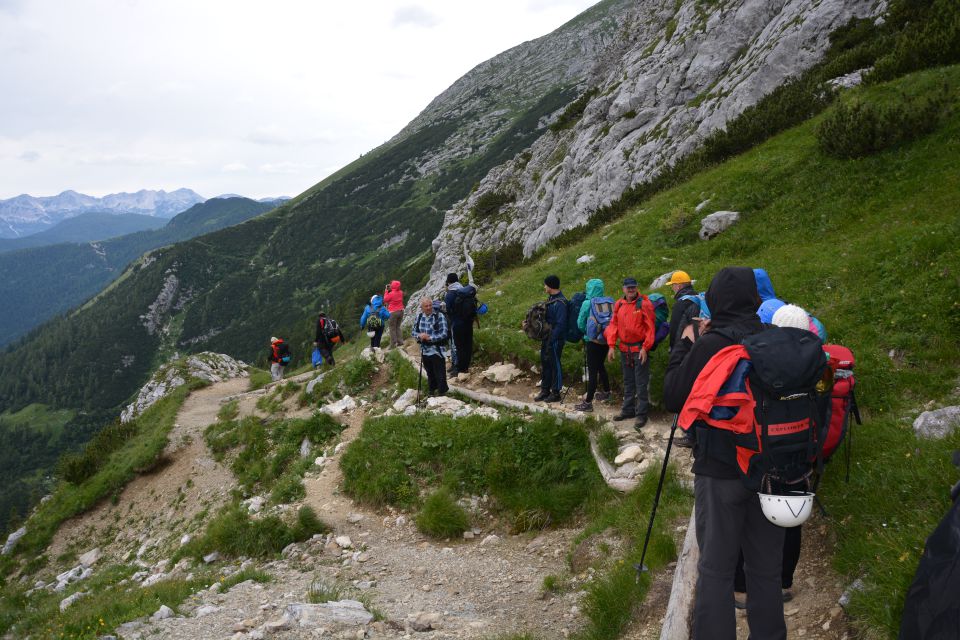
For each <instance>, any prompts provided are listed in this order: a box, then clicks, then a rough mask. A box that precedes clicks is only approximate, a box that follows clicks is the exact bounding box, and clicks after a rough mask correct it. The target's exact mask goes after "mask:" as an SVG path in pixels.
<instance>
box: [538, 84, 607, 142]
mask: <svg viewBox="0 0 960 640" xmlns="http://www.w3.org/2000/svg"><path fill="white" fill-rule="evenodd" d="M598 93H600V89H598V88H596V87H593V88H592V89H588V90H587V91H585V92H584V93H583V94H582V95H581V96H580V97H579V98H577V99H576V100H574V101H573V102H571V103H570V104H568V105H567V108H566V109H564V110H563V113H561V114H560V115H559V116H558V117H557V119H556V120H554V121H553V122H552V123H551V124H550V131H553V132H554V133H559V132H560V131H563V130H564V129H570V128H572V127H573V125H575V124H577V122H579V121H580V119H581V118H582V117H583V112H584V111H585V110H586V108H587V105H588V104H590V101H591V100H593V98H594V96H596V95H597V94H598Z"/></svg>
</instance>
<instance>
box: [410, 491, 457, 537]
mask: <svg viewBox="0 0 960 640" xmlns="http://www.w3.org/2000/svg"><path fill="white" fill-rule="evenodd" d="M416 522H417V529H419V530H420V531H421V532H422V533H425V534H427V535H428V536H431V537H433V538H455V537H457V536H459V535H460V534H462V533H463V532H464V531H466V530H467V527H469V526H470V520H469V518H468V517H467V512H466V511H464V510H463V508H462V507H461V506H460V505H459V504H457V501H456V500H454V499H453V496H451V495H450V492H449V491H446V490H445V489H439V490H437V491H434V492H433V493H431V494H430V496H429V497H428V498H427V499H426V500H424V502H423V508H422V509H420V513H419V514H417V518H416Z"/></svg>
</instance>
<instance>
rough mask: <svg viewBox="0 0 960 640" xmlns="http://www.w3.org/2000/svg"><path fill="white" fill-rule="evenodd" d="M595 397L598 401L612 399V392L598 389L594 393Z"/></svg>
mask: <svg viewBox="0 0 960 640" xmlns="http://www.w3.org/2000/svg"><path fill="white" fill-rule="evenodd" d="M593 399H594V400H596V401H597V402H604V401H605V400H609V399H610V392H609V391H597V392H596V393H595V394H594V395H593Z"/></svg>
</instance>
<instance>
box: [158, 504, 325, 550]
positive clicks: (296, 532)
mask: <svg viewBox="0 0 960 640" xmlns="http://www.w3.org/2000/svg"><path fill="white" fill-rule="evenodd" d="M329 530H330V528H329V527H327V526H326V525H324V524H323V523H322V522H321V521H320V520H319V519H318V518H317V515H316V513H315V512H314V511H313V509H311V508H310V507H301V508H300V510H299V511H298V512H297V517H296V520H295V521H294V522H292V523H287V522H285V521H284V520H282V519H281V518H280V517H279V516H275V515H268V516H264V517H262V518H258V519H253V518H251V517H250V514H249V513H248V512H247V510H246V509H245V508H244V507H243V506H242V505H239V504H233V505H230V506H227V507H225V508H224V509H223V510H222V511H220V513H218V514H217V515H216V516H215V517H214V518H213V519H212V520H211V521H210V522H209V523H208V524H207V528H206V530H205V531H204V533H203V535H202V536H200V537H198V538H195V539H194V540H192V541H190V542H189V543H187V544H186V545H184V546H183V547H181V548H180V550H179V551H178V552H177V553H176V554H175V555H174V558H175V559H178V558H182V557H193V558H197V559H199V558H202V557H203V556H204V555H206V554H208V553H211V552H212V551H219V552H220V553H221V554H223V555H225V556H230V557H235V558H238V557H241V556H247V557H252V558H265V557H269V556H273V555H276V554H277V553H279V552H280V551H282V550H283V548H284V547H286V546H287V545H288V544H291V543H294V542H302V541H304V540H306V539H308V538H310V537H311V536H313V535H314V534H317V533H325V532H327V531H329Z"/></svg>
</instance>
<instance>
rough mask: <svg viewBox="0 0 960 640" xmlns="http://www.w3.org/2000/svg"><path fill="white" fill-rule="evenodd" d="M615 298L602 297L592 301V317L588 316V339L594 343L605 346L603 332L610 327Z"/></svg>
mask: <svg viewBox="0 0 960 640" xmlns="http://www.w3.org/2000/svg"><path fill="white" fill-rule="evenodd" d="M614 304H615V303H614V300H613V298H608V297H606V296H600V297H597V298H592V299H591V300H590V315H589V316H587V330H586V337H587V339H588V340H592V341H593V342H597V343H601V344H605V343H606V339H605V338H604V337H603V332H604V331H606V330H607V327H608V326H610V320H611V319H612V318H613V305H614Z"/></svg>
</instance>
